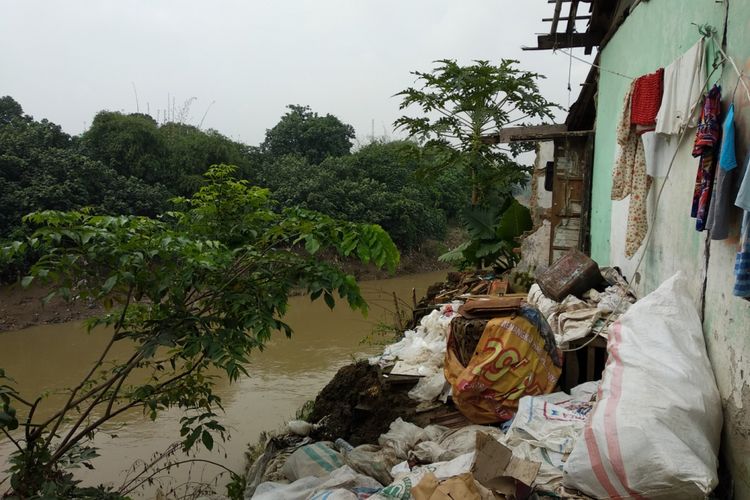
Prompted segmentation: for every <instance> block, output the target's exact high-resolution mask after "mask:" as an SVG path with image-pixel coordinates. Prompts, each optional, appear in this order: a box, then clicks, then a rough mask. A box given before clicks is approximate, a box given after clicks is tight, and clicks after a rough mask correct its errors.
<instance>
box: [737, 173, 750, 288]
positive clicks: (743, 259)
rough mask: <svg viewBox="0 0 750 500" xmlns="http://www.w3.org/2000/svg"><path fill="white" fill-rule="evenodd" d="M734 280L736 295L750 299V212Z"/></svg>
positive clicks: (743, 226)
mask: <svg viewBox="0 0 750 500" xmlns="http://www.w3.org/2000/svg"><path fill="white" fill-rule="evenodd" d="M745 177H749V176H747V175H745ZM734 280H735V281H734V290H733V293H734V295H735V296H737V297H745V298H750V212H747V211H746V212H745V216H744V217H743V219H742V234H741V236H740V250H739V251H738V252H737V257H736V258H735V261H734Z"/></svg>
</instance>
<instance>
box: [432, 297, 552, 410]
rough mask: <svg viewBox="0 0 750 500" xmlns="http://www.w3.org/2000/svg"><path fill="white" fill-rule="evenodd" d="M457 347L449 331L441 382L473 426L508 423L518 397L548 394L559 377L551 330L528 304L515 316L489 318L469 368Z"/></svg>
mask: <svg viewBox="0 0 750 500" xmlns="http://www.w3.org/2000/svg"><path fill="white" fill-rule="evenodd" d="M540 326H541V327H542V328H540ZM457 349H458V347H457V341H456V338H455V337H454V335H453V333H451V335H450V336H449V339H448V349H447V351H446V355H445V378H446V379H447V380H448V382H450V384H451V387H452V388H453V402H454V403H455V405H456V407H457V408H458V409H459V410H460V411H461V413H463V414H464V415H465V416H466V417H467V418H468V419H469V420H471V421H472V422H474V423H476V424H488V423H494V422H502V421H504V420H508V419H509V418H511V417H512V416H513V414H514V413H515V410H516V408H517V407H518V399H519V398H521V396H524V395H527V394H529V395H537V394H546V393H549V392H552V390H553V389H554V387H555V385H556V384H557V379H558V378H559V377H560V372H561V366H562V360H561V355H560V353H559V351H558V350H557V346H556V344H555V339H554V337H553V335H552V332H551V331H550V329H549V326H548V325H547V322H546V320H544V318H543V317H542V315H541V313H540V312H539V311H538V310H537V309H534V308H531V307H528V306H526V307H522V308H521V309H520V313H519V315H518V316H507V317H501V318H495V319H492V320H490V321H489V323H487V327H486V328H485V329H484V332H483V333H482V337H481V338H480V339H479V343H478V344H477V347H476V350H475V351H474V356H472V358H471V360H470V361H469V363H468V365H467V366H463V365H462V364H461V361H459V358H458V354H457Z"/></svg>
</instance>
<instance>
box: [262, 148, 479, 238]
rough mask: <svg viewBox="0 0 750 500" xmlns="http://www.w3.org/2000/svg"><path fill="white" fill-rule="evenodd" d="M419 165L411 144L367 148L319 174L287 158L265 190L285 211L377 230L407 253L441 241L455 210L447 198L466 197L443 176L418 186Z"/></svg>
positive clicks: (270, 173)
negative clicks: (294, 208) (312, 213)
mask: <svg viewBox="0 0 750 500" xmlns="http://www.w3.org/2000/svg"><path fill="white" fill-rule="evenodd" d="M420 161H421V148H420V147H419V146H418V145H417V144H415V143H414V142H410V141H394V142H389V143H379V142H376V143H372V144H368V145H367V146H365V147H363V148H361V149H360V150H358V151H355V152H354V153H352V154H350V155H347V156H341V157H329V158H328V159H326V160H325V161H323V162H322V163H321V164H320V165H318V166H317V168H311V167H310V164H309V163H308V161H307V160H306V159H305V158H304V157H301V156H295V155H287V156H284V157H281V158H279V159H277V160H275V161H274V162H273V163H271V164H270V165H269V166H268V168H267V169H266V170H265V174H264V184H265V185H267V186H268V187H270V188H271V190H272V191H273V192H274V196H275V198H276V199H277V200H279V203H280V204H281V205H283V206H286V205H299V206H302V207H305V208H309V209H311V210H317V211H320V212H322V213H325V214H327V215H330V216H332V217H337V218H342V219H346V220H351V221H355V222H369V223H375V224H379V225H381V226H382V227H383V229H385V230H386V231H387V232H388V234H390V235H391V237H392V238H393V241H394V242H395V243H396V244H397V245H398V246H399V248H402V249H405V250H407V249H413V248H417V247H419V245H420V244H421V243H422V242H423V241H425V240H427V239H441V238H443V236H444V235H445V231H446V226H447V213H448V212H450V214H451V215H453V214H455V211H456V210H458V207H457V206H453V205H452V203H453V201H455V200H454V199H453V198H452V196H453V194H451V193H456V192H457V193H461V194H462V195H465V192H463V190H462V186H461V184H457V183H455V182H444V181H446V178H445V176H444V175H443V174H441V176H439V177H438V178H436V179H425V180H418V179H417V178H416V177H415V175H414V173H415V172H416V170H417V168H418V166H419V164H420ZM459 199H460V198H459ZM461 202H463V200H462V199H461ZM443 203H445V204H443Z"/></svg>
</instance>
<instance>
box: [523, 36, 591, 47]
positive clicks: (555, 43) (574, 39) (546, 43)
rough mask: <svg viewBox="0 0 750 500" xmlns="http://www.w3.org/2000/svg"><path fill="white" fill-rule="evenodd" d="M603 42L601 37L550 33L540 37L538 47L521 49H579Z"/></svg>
mask: <svg viewBox="0 0 750 500" xmlns="http://www.w3.org/2000/svg"><path fill="white" fill-rule="evenodd" d="M601 40H602V36H601V35H595V34H592V33H589V32H586V33H569V34H568V33H550V34H549V35H539V36H538V37H537V46H536V47H521V49H522V50H551V49H570V48H577V47H595V46H598V45H599V43H600V42H601Z"/></svg>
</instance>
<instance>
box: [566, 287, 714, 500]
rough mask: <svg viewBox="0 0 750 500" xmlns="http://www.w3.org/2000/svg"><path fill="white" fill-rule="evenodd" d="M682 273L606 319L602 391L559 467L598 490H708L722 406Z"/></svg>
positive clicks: (695, 494) (662, 494)
mask: <svg viewBox="0 0 750 500" xmlns="http://www.w3.org/2000/svg"><path fill="white" fill-rule="evenodd" d="M687 287H688V284H687V280H686V279H685V277H684V276H683V274H682V273H678V274H677V275H675V276H673V277H672V278H670V279H669V280H667V281H666V282H664V283H663V284H662V285H661V286H660V287H659V288H658V289H657V290H656V291H655V292H653V293H651V294H650V295H648V296H646V297H645V298H643V299H641V300H640V301H638V302H636V303H635V304H634V305H632V306H631V307H630V308H629V309H628V311H627V312H626V313H625V314H624V315H623V316H622V317H621V318H620V319H619V320H618V321H617V322H616V323H615V324H613V325H612V327H611V328H610V331H609V341H608V345H607V351H608V352H609V358H608V361H607V365H606V367H605V370H604V375H603V378H602V383H601V386H600V389H599V398H598V401H597V404H596V406H595V407H594V410H593V411H592V412H591V415H590V417H589V419H588V420H587V422H586V425H585V427H584V431H583V435H582V437H581V438H580V439H579V440H578V442H577V443H576V446H575V448H574V449H573V452H572V453H571V455H570V457H569V458H568V460H567V462H566V464H565V469H564V482H565V484H566V485H567V486H569V487H572V488H576V489H579V490H581V491H583V492H584V493H587V494H589V495H591V496H594V497H597V498H634V497H646V498H674V499H692V498H695V499H698V498H704V497H705V496H706V495H707V494H708V493H709V492H710V491H711V490H712V489H713V488H714V487H715V486H716V484H717V482H718V480H717V474H716V468H717V465H718V460H717V452H718V448H719V437H720V434H721V425H722V414H721V401H720V398H719V391H718V389H717V388H716V381H715V379H714V374H713V371H712V370H711V365H710V363H709V360H708V356H707V354H706V346H705V342H704V339H703V330H702V327H701V321H700V318H699V317H698V312H697V311H696V309H695V306H694V304H693V302H692V300H691V298H690V296H689V295H688V292H687Z"/></svg>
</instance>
